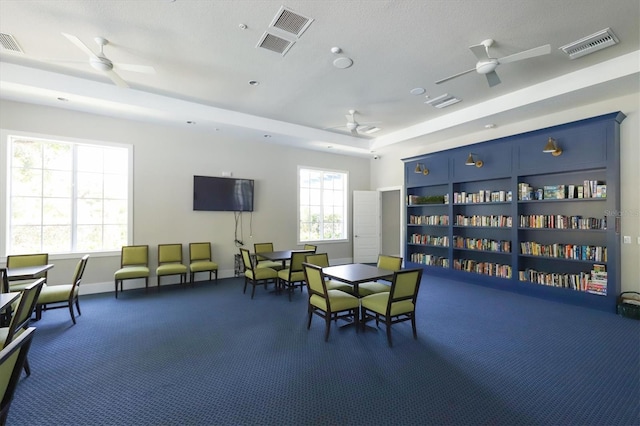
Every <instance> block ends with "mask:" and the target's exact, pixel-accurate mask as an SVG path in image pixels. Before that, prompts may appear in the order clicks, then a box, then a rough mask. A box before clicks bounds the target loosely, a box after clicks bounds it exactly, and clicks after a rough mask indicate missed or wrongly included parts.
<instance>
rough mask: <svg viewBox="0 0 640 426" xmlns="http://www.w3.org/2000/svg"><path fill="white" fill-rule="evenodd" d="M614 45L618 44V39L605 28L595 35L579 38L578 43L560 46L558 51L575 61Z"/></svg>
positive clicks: (609, 29)
mask: <svg viewBox="0 0 640 426" xmlns="http://www.w3.org/2000/svg"><path fill="white" fill-rule="evenodd" d="M614 44H618V37H616V35H615V34H614V33H613V31H611V28H606V29H604V30H602V31H598V32H597V33H595V34H591V35H590V36H587V37H584V38H581V39H580V40H578V41H574V42H573V43H569V44H567V45H565V46H562V47H560V50H562V51H563V52H564V53H566V54H567V55H569V59H576V58H579V57H581V56H585V55H588V54H590V53H593V52H597V51H598V50H602V49H604V48H607V47H609V46H613V45H614Z"/></svg>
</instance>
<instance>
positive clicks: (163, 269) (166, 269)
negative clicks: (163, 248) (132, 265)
mask: <svg viewBox="0 0 640 426" xmlns="http://www.w3.org/2000/svg"><path fill="white" fill-rule="evenodd" d="M186 273H187V267H186V266H185V265H183V264H181V263H166V264H164V265H160V266H158V267H157V268H156V275H176V274H186Z"/></svg>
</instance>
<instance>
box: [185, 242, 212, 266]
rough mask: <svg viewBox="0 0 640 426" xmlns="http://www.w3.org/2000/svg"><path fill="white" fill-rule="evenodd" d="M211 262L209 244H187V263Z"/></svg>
mask: <svg viewBox="0 0 640 426" xmlns="http://www.w3.org/2000/svg"><path fill="white" fill-rule="evenodd" d="M194 260H211V243H210V242H205V243H189V261H190V262H193V261H194Z"/></svg>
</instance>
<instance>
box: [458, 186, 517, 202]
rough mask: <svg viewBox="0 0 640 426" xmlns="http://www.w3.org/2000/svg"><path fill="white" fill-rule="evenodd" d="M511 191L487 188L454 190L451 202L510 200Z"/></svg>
mask: <svg viewBox="0 0 640 426" xmlns="http://www.w3.org/2000/svg"><path fill="white" fill-rule="evenodd" d="M511 200H512V194H511V191H491V190H488V189H485V190H481V191H478V192H469V193H467V192H465V191H462V192H454V193H453V203H454V204H461V203H497V202H505V201H511Z"/></svg>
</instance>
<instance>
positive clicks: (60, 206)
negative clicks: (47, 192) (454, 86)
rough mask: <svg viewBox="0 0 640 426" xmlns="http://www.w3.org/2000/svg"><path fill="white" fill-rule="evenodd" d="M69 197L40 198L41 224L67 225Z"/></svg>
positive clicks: (69, 215) (69, 212)
mask: <svg viewBox="0 0 640 426" xmlns="http://www.w3.org/2000/svg"><path fill="white" fill-rule="evenodd" d="M71 209H72V206H71V199H70V198H43V199H42V211H43V215H42V224H43V225H69V224H70V223H71V216H72V212H71Z"/></svg>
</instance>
